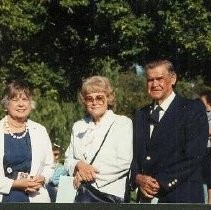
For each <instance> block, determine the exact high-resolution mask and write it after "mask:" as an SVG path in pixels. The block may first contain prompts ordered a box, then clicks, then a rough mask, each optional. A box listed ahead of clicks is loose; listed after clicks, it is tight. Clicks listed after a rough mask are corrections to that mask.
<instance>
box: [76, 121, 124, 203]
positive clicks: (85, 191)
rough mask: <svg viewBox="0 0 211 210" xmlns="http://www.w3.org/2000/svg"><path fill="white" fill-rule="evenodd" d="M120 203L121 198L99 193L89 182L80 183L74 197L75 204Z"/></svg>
mask: <svg viewBox="0 0 211 210" xmlns="http://www.w3.org/2000/svg"><path fill="white" fill-rule="evenodd" d="M113 123H114V122H113ZM113 123H112V124H111V126H112V125H113ZM111 126H110V128H109V129H108V131H107V133H106V134H105V136H104V139H103V141H102V143H101V145H100V147H99V149H98V150H97V152H96V154H95V156H94V157H93V158H92V160H91V162H90V165H92V164H93V162H94V160H95V158H96V156H97V154H98V153H99V151H100V149H101V147H102V146H103V143H104V142H105V139H106V137H107V135H108V133H109V131H110V129H111ZM122 202H123V199H122V198H120V197H117V196H115V195H112V194H108V193H104V192H101V191H99V190H98V189H96V188H95V187H93V186H92V185H91V183H90V182H82V183H81V185H80V186H79V188H78V190H77V193H76V196H75V203H122Z"/></svg>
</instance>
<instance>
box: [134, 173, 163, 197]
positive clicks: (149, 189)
mask: <svg viewBox="0 0 211 210" xmlns="http://www.w3.org/2000/svg"><path fill="white" fill-rule="evenodd" d="M135 181H136V184H137V186H138V188H139V190H140V191H141V192H142V194H143V195H144V196H145V197H146V198H150V199H152V198H154V197H155V196H156V194H157V193H158V191H159V189H160V185H159V183H158V181H157V180H156V179H154V178H152V177H151V176H148V175H142V174H138V175H136V180H135Z"/></svg>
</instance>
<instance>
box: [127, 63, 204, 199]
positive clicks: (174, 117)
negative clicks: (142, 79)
mask: <svg viewBox="0 0 211 210" xmlns="http://www.w3.org/2000/svg"><path fill="white" fill-rule="evenodd" d="M146 75H147V89H148V94H149V96H150V97H151V98H152V100H153V103H152V104H151V105H148V106H145V107H144V108H141V109H139V110H138V111H137V112H136V114H135V119H134V159H133V164H132V175H131V180H132V186H133V187H134V188H138V198H137V199H138V202H141V203H142V202H143V203H153V202H158V203H203V202H204V195H203V181H202V175H201V160H202V157H203V156H204V154H205V151H206V144H207V139H208V123H207V116H206V111H205V108H204V106H203V104H202V103H201V102H200V101H199V100H190V99H185V98H182V97H180V96H178V95H177V94H175V92H174V89H173V87H174V86H175V83H176V79H177V78H176V73H175V71H174V67H173V65H172V63H171V62H170V61H168V60H157V61H153V62H151V63H149V64H148V65H147V66H146Z"/></svg>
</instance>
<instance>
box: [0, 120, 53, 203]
mask: <svg viewBox="0 0 211 210" xmlns="http://www.w3.org/2000/svg"><path fill="white" fill-rule="evenodd" d="M28 126H29V135H30V138H31V148H32V164H31V172H30V175H31V176H36V175H42V176H44V177H45V180H46V182H48V181H49V179H50V177H51V176H52V173H53V171H54V165H53V153H52V147H51V141H50V138H49V136H48V133H47V131H46V129H45V127H44V126H42V125H41V124H39V123H36V122H34V121H31V120H28ZM3 156H4V119H2V120H1V121H0V201H2V194H8V193H9V192H10V189H11V187H12V183H13V179H9V178H7V177H5V175H4V168H3ZM29 200H30V202H39V203H42V202H44V203H48V202H50V198H49V195H48V192H47V190H46V188H45V187H42V188H41V189H40V190H39V192H36V193H31V194H30V196H29Z"/></svg>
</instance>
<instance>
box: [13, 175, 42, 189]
mask: <svg viewBox="0 0 211 210" xmlns="http://www.w3.org/2000/svg"><path fill="white" fill-rule="evenodd" d="M40 187H42V185H41V184H40V183H39V182H36V181H34V180H32V179H28V178H27V179H17V180H14V182H13V185H12V188H15V189H19V190H22V191H25V192H36V191H39V189H40Z"/></svg>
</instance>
